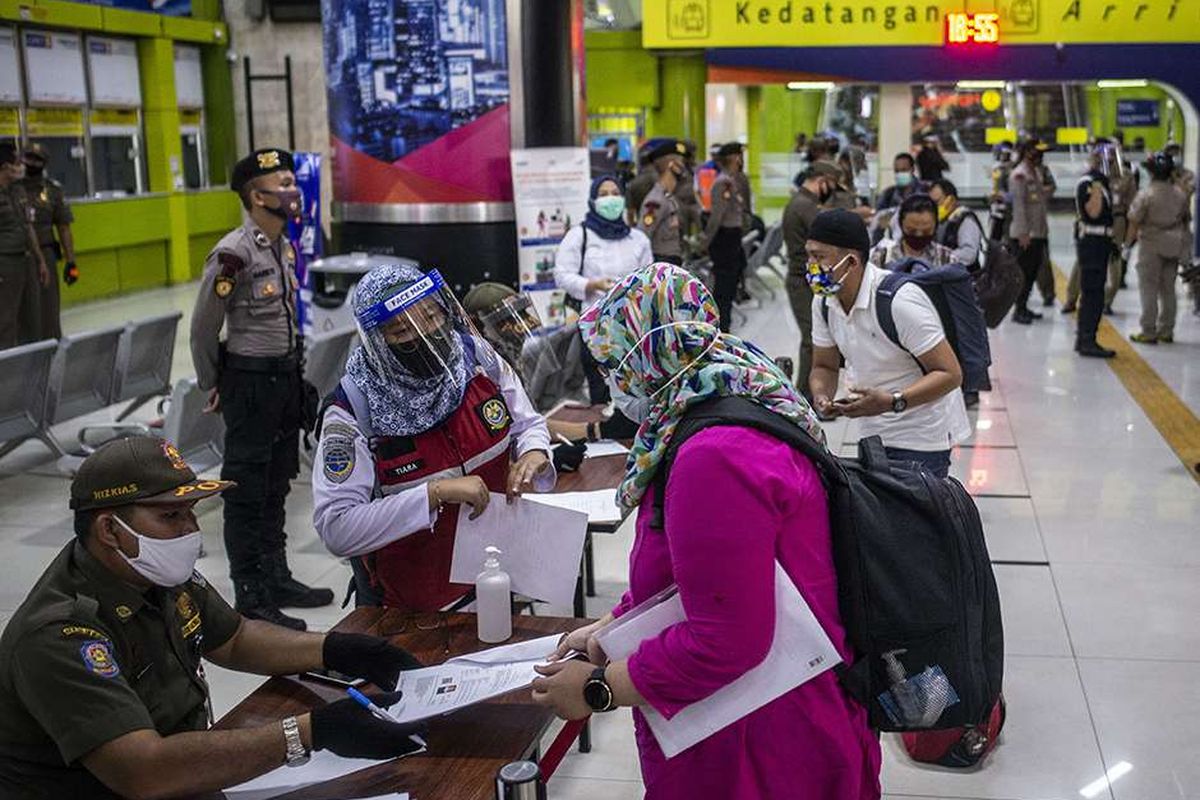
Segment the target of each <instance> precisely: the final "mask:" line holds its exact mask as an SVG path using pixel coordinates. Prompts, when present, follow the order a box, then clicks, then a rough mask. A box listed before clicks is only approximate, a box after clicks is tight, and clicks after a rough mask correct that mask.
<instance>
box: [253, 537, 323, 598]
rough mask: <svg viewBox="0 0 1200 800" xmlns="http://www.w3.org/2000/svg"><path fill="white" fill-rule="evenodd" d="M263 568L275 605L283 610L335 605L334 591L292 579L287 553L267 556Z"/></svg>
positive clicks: (280, 551) (277, 551)
mask: <svg viewBox="0 0 1200 800" xmlns="http://www.w3.org/2000/svg"><path fill="white" fill-rule="evenodd" d="M262 566H263V573H264V574H265V575H266V577H267V587H268V588H269V589H270V592H271V600H272V601H274V603H275V605H277V606H279V607H281V608H320V607H321V606H327V605H330V604H331V603H333V590H332V589H314V588H312V587H311V586H305V585H304V584H303V583H301V582H300V581H298V580H296V579H295V578H293V577H292V571H291V570H290V569H288V565H287V553H286V552H285V551H283V550H276V551H275V552H274V553H267V554H265V555H264V556H263V559H262Z"/></svg>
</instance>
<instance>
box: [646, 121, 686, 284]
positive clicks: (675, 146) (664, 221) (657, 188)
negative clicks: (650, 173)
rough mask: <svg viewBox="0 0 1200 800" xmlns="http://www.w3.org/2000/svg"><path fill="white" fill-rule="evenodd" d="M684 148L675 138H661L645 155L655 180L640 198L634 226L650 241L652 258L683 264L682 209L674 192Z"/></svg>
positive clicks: (683, 171)
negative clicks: (641, 198) (651, 166)
mask: <svg viewBox="0 0 1200 800" xmlns="http://www.w3.org/2000/svg"><path fill="white" fill-rule="evenodd" d="M686 153H687V148H686V147H685V145H684V144H683V142H680V141H678V140H676V139H664V140H662V141H661V142H660V143H659V144H658V145H657V146H655V148H654V149H653V150H651V151H650V152H649V153H647V158H649V159H650V163H651V164H653V165H654V171H655V174H656V175H657V176H658V177H657V181H656V182H655V183H654V185H653V186H651V188H650V191H649V192H647V194H646V196H645V199H644V200H642V203H641V206H640V207H639V214H638V222H637V225H638V228H639V229H640V230H641V231H642V233H644V234H646V238H648V239H649V240H650V252H651V253H652V254H653V256H654V260H655V261H666V262H669V263H671V264H675V265H676V266H678V265H681V264H683V234H684V230H683V216H684V215H683V212H682V211H681V210H680V207H679V201H678V200H677V199H676V198H675V192H676V190H677V189H678V187H679V185H680V182H681V181H682V180H684V176H685V175H686V168H685V166H684V156H685V155H686Z"/></svg>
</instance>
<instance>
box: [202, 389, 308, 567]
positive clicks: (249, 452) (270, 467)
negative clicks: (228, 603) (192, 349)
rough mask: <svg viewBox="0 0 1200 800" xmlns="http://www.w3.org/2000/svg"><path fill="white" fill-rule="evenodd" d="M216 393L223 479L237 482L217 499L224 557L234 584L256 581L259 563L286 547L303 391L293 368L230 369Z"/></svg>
mask: <svg viewBox="0 0 1200 800" xmlns="http://www.w3.org/2000/svg"><path fill="white" fill-rule="evenodd" d="M219 388H220V395H221V415H222V416H223V417H224V418H225V462H224V464H223V465H222V467H221V478H222V479H224V480H229V481H236V482H237V488H236V489H230V490H229V491H227V492H225V494H224V495H223V496H224V499H225V550H226V552H227V553H228V555H229V574H230V577H231V578H232V579H233V581H234V583H235V585H236V584H237V582H238V581H246V580H253V581H257V580H259V579H260V578H261V574H262V568H261V562H262V558H263V556H265V555H268V554H270V553H275V552H279V551H282V550H283V549H284V546H285V545H286V543H287V534H286V533H284V524H285V522H286V520H285V515H286V512H285V508H284V504H285V502H286V500H287V496H288V492H289V491H290V490H291V481H292V478H294V477H296V475H298V474H299V473H300V424H301V415H302V406H301V403H302V400H303V389H302V384H301V381H300V371H299V369H298V368H296V367H292V368H290V369H288V370H287V371H277V372H258V371H251V370H246V369H237V368H233V367H229V366H226V367H225V368H224V369H223V370H222V371H221V380H220V387H219Z"/></svg>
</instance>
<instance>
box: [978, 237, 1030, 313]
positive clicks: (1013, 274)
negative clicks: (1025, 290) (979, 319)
mask: <svg viewBox="0 0 1200 800" xmlns="http://www.w3.org/2000/svg"><path fill="white" fill-rule="evenodd" d="M985 247H986V248H987V249H986V251H985V252H984V256H983V269H981V270H979V272H976V273H975V297H976V299H977V300H978V301H979V307H980V308H982V309H983V319H984V322H986V323H987V326H988V327H989V328H995V327H998V326H999V325H1000V323H1001V322H1003V321H1004V318H1005V317H1006V316H1008V312H1009V311H1010V310H1012V307H1013V306H1014V305H1015V304H1016V302H1017V297H1018V296H1019V295H1020V294H1021V286H1022V284H1023V283H1024V282H1025V276H1024V275H1023V274H1022V272H1021V265H1020V264H1018V263H1017V257H1016V256H1015V255H1013V252H1012V250H1011V249H1010V248H1009V245H1008V244H1007V243H1005V242H1001V241H997V240H995V239H991V240H989V241H987V242H986V243H985Z"/></svg>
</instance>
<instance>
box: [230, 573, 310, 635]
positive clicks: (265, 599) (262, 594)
mask: <svg viewBox="0 0 1200 800" xmlns="http://www.w3.org/2000/svg"><path fill="white" fill-rule="evenodd" d="M233 596H234V608H236V609H237V612H238V613H239V614H241V615H242V616H243V617H245V618H246V619H260V620H262V621H263V622H270V623H271V624H272V625H279V626H281V627H284V628H291V629H292V630H294V631H303V630H307V629H308V625H306V624H305V623H304V620H302V619H297V618H296V617H289V616H288V615H287V614H284V613H283V612H282V611H280V610H279V606H278V605H276V604H275V603H274V602H272V601H271V595H270V592H269V590H268V589H267V586H266V583H265V582H264V581H262V580H256V581H235V582H234V584H233Z"/></svg>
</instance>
